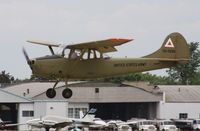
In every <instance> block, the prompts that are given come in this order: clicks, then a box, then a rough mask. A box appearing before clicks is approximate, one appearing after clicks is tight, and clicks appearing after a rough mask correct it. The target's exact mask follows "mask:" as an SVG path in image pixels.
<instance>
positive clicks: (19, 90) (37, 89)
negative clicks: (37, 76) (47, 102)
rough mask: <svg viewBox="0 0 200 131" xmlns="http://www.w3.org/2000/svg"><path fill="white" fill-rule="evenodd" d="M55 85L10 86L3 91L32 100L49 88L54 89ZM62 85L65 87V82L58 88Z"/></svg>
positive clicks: (48, 83) (35, 83) (45, 83)
mask: <svg viewBox="0 0 200 131" xmlns="http://www.w3.org/2000/svg"><path fill="white" fill-rule="evenodd" d="M53 85H54V82H31V83H24V84H19V85H13V86H9V87H6V88H4V89H3V90H5V91H8V92H11V93H13V94H16V95H18V96H22V97H25V98H32V97H34V96H36V95H38V94H40V93H42V92H45V91H46V90H47V89H48V88H52V87H53ZM61 85H64V83H63V82H60V83H58V86H61ZM28 90H29V91H28Z"/></svg>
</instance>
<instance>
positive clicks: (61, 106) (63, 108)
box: [46, 102, 68, 116]
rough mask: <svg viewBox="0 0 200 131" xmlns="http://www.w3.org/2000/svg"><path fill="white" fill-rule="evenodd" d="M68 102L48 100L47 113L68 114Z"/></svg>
mask: <svg viewBox="0 0 200 131" xmlns="http://www.w3.org/2000/svg"><path fill="white" fill-rule="evenodd" d="M67 107H68V102H46V115H58V116H67Z"/></svg>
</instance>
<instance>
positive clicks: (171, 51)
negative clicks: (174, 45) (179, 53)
mask: <svg viewBox="0 0 200 131" xmlns="http://www.w3.org/2000/svg"><path fill="white" fill-rule="evenodd" d="M162 51H163V52H164V53H176V50H165V49H164V50H162Z"/></svg>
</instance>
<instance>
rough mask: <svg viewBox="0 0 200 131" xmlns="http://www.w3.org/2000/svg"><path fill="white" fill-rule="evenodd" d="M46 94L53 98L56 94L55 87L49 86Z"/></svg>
mask: <svg viewBox="0 0 200 131" xmlns="http://www.w3.org/2000/svg"><path fill="white" fill-rule="evenodd" d="M46 95H47V97H48V98H54V97H55V96H56V91H55V89H53V88H49V89H48V90H47V91H46Z"/></svg>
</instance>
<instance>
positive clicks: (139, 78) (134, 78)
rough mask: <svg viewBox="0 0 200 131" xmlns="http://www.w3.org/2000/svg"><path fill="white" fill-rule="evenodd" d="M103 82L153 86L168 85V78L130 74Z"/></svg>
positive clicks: (147, 74)
mask: <svg viewBox="0 0 200 131" xmlns="http://www.w3.org/2000/svg"><path fill="white" fill-rule="evenodd" d="M103 80H104V81H105V82H113V83H122V82H124V81H148V82H150V83H151V84H154V85H164V84H169V83H170V80H169V79H168V77H165V76H164V77H162V76H157V75H152V74H150V73H131V74H127V75H123V76H119V77H109V78H105V79H103Z"/></svg>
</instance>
